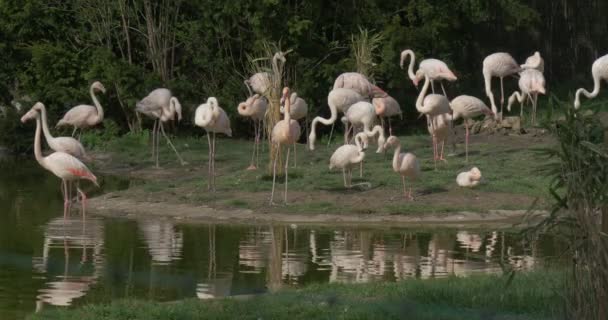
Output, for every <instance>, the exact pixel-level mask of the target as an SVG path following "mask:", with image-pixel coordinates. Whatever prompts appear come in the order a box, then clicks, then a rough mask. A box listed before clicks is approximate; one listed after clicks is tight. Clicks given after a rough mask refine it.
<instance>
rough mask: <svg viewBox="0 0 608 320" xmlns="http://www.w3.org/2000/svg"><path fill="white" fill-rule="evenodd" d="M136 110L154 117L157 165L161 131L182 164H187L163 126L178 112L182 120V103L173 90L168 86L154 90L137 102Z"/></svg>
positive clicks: (154, 153) (153, 141)
mask: <svg viewBox="0 0 608 320" xmlns="http://www.w3.org/2000/svg"><path fill="white" fill-rule="evenodd" d="M135 110H136V111H137V112H139V113H142V114H145V115H146V116H148V117H150V118H152V119H154V128H153V129H152V157H153V158H156V167H157V168H158V167H159V165H158V156H159V152H158V147H159V143H160V140H159V137H158V134H159V133H161V132H162V134H163V136H164V137H165V139H167V143H168V144H169V146H171V149H173V151H174V152H175V155H177V158H178V159H179V162H180V164H181V165H182V166H183V165H185V164H186V162H185V161H184V160H183V159H182V157H181V156H180V155H179V152H177V149H175V146H173V143H171V139H169V137H168V136H167V134H166V133H165V128H164V126H163V123H164V122H167V121H169V120H173V119H174V118H175V114H177V120H178V121H181V120H182V105H181V104H180V103H179V100H177V98H176V97H174V96H173V94H171V91H170V90H169V89H166V88H158V89H154V90H152V92H150V93H149V94H148V95H147V96H146V97H145V98H143V99H141V100H140V101H139V102H137V104H136V105H135Z"/></svg>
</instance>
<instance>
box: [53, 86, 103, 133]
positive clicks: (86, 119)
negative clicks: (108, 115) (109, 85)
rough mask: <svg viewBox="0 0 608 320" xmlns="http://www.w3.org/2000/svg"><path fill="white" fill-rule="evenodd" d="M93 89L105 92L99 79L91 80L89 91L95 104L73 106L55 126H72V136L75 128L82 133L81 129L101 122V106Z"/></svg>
mask: <svg viewBox="0 0 608 320" xmlns="http://www.w3.org/2000/svg"><path fill="white" fill-rule="evenodd" d="M95 91H101V92H102V93H106V88H105V87H104V86H103V84H101V82H99V81H95V82H93V84H92V85H91V88H90V89H89V92H90V94H91V99H92V100H93V104H94V105H95V106H91V105H86V104H81V105H78V106H75V107H74V108H72V109H70V110H69V111H68V112H66V114H65V115H64V116H63V118H62V119H61V120H59V122H57V127H62V126H72V127H74V131H72V137H73V136H74V135H75V134H76V130H77V129H80V130H81V133H82V129H86V128H90V127H94V126H96V125H98V124H99V123H101V122H102V121H103V108H102V107H101V104H100V103H99V100H97V97H96V96H95ZM78 139H79V140H80V134H79V135H78Z"/></svg>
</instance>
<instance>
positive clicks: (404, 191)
mask: <svg viewBox="0 0 608 320" xmlns="http://www.w3.org/2000/svg"><path fill="white" fill-rule="evenodd" d="M401 184H403V197H405V198H407V192H406V189H405V176H404V175H402V176H401Z"/></svg>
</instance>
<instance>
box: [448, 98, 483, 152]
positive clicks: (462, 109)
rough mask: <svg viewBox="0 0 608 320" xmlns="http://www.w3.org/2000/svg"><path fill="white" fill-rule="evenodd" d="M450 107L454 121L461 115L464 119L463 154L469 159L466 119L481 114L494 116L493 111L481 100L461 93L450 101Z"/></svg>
mask: <svg viewBox="0 0 608 320" xmlns="http://www.w3.org/2000/svg"><path fill="white" fill-rule="evenodd" d="M450 107H451V108H452V110H453V111H454V115H453V117H452V121H456V120H457V119H458V118H460V117H462V118H463V119H464V128H465V131H466V133H465V154H466V156H465V157H466V161H467V162H468V161H469V125H468V124H467V120H468V119H472V118H475V117H477V116H480V115H482V114H485V115H486V116H491V117H493V116H494V113H493V112H492V110H490V108H488V106H486V104H485V103H483V101H481V100H480V99H478V98H476V97H472V96H467V95H461V96H458V97H456V98H454V99H452V102H450Z"/></svg>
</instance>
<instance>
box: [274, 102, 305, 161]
mask: <svg viewBox="0 0 608 320" xmlns="http://www.w3.org/2000/svg"><path fill="white" fill-rule="evenodd" d="M289 102H290V103H291V111H290V116H291V119H293V120H296V121H300V120H302V119H305V118H306V121H305V123H304V126H305V128H308V104H307V103H306V100H304V99H302V98H300V97H299V96H298V93H297V92H295V91H294V92H292V93H291V96H290V97H289ZM284 103H285V99H284V98H283V97H281V101H280V105H281V108H280V110H279V111H280V112H281V114H283V113H285V105H284ZM297 147H298V144H297V143H294V145H293V166H294V168H295V167H296V163H297V162H296V161H297V160H296V159H297V150H298V148H297Z"/></svg>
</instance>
